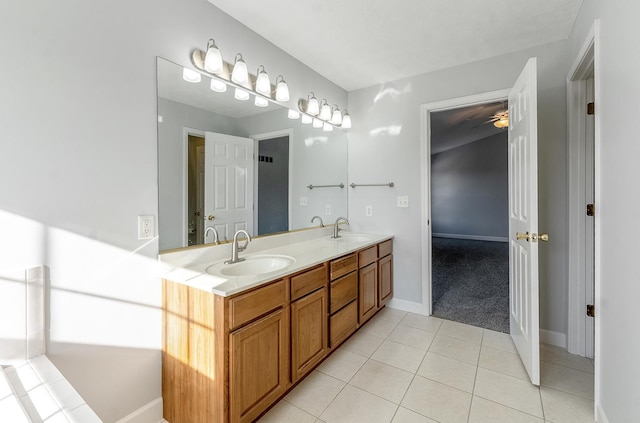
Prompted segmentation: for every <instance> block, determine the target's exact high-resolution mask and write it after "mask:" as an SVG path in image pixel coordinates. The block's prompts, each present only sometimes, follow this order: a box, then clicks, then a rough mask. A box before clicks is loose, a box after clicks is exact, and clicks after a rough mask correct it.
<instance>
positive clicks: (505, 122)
mask: <svg viewBox="0 0 640 423" xmlns="http://www.w3.org/2000/svg"><path fill="white" fill-rule="evenodd" d="M493 126H495V127H496V128H507V127H508V126H509V119H508V118H502V119H499V120H496V121H495V122H493Z"/></svg>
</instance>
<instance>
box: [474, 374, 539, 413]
mask: <svg viewBox="0 0 640 423" xmlns="http://www.w3.org/2000/svg"><path fill="white" fill-rule="evenodd" d="M473 393H474V395H477V396H480V397H482V398H485V399H488V400H491V401H494V402H498V403H500V404H502V405H506V406H507V407H511V408H515V409H516V410H520V411H523V412H525V413H527V414H532V415H534V416H536V417H540V418H542V417H544V416H543V414H542V404H541V402H540V392H539V389H538V387H537V386H535V385H532V384H531V382H529V381H526V380H522V379H517V378H514V377H512V376H507V375H505V374H502V373H498V372H494V371H493V370H487V369H484V368H482V367H478V374H477V375H476V385H475V388H474V391H473Z"/></svg>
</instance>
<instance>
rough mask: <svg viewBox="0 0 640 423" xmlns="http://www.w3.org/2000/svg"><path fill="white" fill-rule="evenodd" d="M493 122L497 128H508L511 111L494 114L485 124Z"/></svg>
mask: <svg viewBox="0 0 640 423" xmlns="http://www.w3.org/2000/svg"><path fill="white" fill-rule="evenodd" d="M489 122H493V126H495V127H496V128H507V127H508V126H509V110H508V109H507V110H503V111H500V112H496V113H494V114H493V115H492V116H491V118H490V119H489V120H488V121H486V122H485V123H489Z"/></svg>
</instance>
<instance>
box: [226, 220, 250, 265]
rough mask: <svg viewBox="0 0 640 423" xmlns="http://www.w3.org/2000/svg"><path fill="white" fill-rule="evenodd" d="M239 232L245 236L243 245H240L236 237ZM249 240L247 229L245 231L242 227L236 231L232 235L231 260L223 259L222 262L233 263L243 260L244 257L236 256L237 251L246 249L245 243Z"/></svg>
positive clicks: (247, 243)
mask: <svg viewBox="0 0 640 423" xmlns="http://www.w3.org/2000/svg"><path fill="white" fill-rule="evenodd" d="M241 234H243V235H244V236H245V240H244V245H240V243H239V240H238V237H239V236H240V235H241ZM250 241H251V235H249V233H248V232H247V231H245V230H244V229H240V230H238V231H236V233H235V234H234V235H233V244H231V260H227V261H225V262H224V264H233V263H238V262H241V261H244V260H245V259H244V258H239V257H238V253H239V252H240V251H244V250H246V249H247V245H249V242H250Z"/></svg>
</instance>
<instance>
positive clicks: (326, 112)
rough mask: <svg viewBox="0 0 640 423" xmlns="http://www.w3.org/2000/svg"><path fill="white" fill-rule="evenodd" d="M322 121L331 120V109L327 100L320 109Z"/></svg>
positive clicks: (323, 101)
mask: <svg viewBox="0 0 640 423" xmlns="http://www.w3.org/2000/svg"><path fill="white" fill-rule="evenodd" d="M318 117H319V118H320V119H322V120H329V119H330V118H331V107H330V106H329V104H328V103H327V100H324V99H323V100H322V107H321V108H320V116H318Z"/></svg>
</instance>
